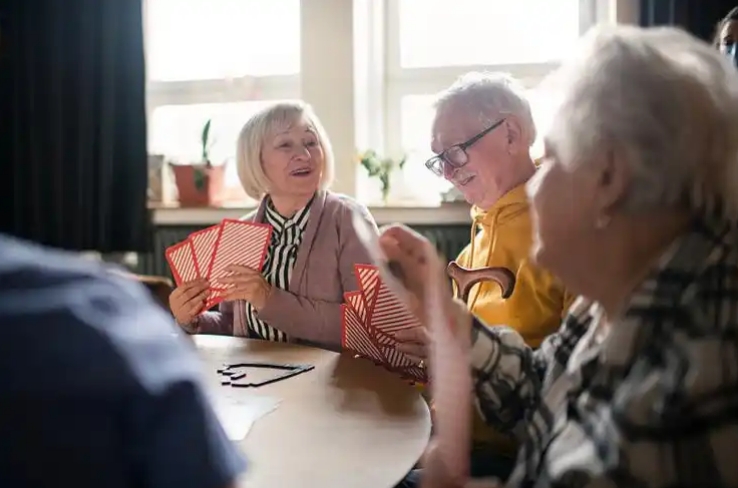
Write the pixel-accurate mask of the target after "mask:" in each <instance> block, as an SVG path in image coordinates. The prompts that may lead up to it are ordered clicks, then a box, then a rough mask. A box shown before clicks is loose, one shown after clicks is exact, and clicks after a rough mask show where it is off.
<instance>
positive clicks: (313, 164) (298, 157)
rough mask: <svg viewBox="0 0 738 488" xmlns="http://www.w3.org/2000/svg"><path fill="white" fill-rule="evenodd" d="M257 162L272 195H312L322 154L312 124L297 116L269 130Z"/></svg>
mask: <svg viewBox="0 0 738 488" xmlns="http://www.w3.org/2000/svg"><path fill="white" fill-rule="evenodd" d="M261 164H262V167H263V169H264V173H265V174H266V177H267V178H268V179H269V183H270V184H269V193H270V194H271V195H272V196H278V197H279V196H282V197H292V196H304V195H312V194H313V193H315V192H316V191H317V190H318V187H319V186H320V182H321V178H322V176H323V171H324V168H325V155H324V152H323V147H322V146H321V144H320V140H319V138H318V135H317V133H316V131H315V129H314V128H313V126H312V125H311V124H310V123H309V121H308V120H306V119H305V118H304V117H299V118H296V119H295V120H293V121H291V122H290V123H288V124H283V125H281V126H278V127H276V128H275V130H273V131H271V134H270V135H269V136H267V138H266V140H265V141H264V146H263V147H262V151H261Z"/></svg>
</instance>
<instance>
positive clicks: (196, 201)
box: [171, 120, 225, 207]
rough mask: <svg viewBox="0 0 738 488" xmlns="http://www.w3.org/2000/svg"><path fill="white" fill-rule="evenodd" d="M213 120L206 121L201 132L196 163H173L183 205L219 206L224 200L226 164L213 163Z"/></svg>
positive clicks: (175, 179)
mask: <svg viewBox="0 0 738 488" xmlns="http://www.w3.org/2000/svg"><path fill="white" fill-rule="evenodd" d="M211 125H212V120H208V121H207V122H205V125H204V126H203V128H202V132H201V134H200V146H201V150H202V151H201V157H200V161H199V162H198V163H195V164H172V165H171V166H172V171H173V172H174V181H175V183H176V185H177V191H178V193H179V205H180V206H181V207H207V206H217V205H220V204H221V203H222V201H223V186H224V177H225V165H222V164H221V165H217V166H216V165H213V163H212V161H211V159H210V149H211V148H212V146H213V143H214V141H212V140H211V138H210V127H211Z"/></svg>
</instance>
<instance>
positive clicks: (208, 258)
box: [189, 225, 220, 278]
mask: <svg viewBox="0 0 738 488" xmlns="http://www.w3.org/2000/svg"><path fill="white" fill-rule="evenodd" d="M219 234H220V225H214V226H212V227H208V228H207V229H202V230H199V231H197V232H193V233H192V234H190V237H189V240H190V242H192V251H193V252H194V254H195V265H196V266H197V272H198V273H199V275H200V277H201V278H209V277H210V265H211V264H212V263H213V254H214V253H215V243H216V242H217V241H218V235H219Z"/></svg>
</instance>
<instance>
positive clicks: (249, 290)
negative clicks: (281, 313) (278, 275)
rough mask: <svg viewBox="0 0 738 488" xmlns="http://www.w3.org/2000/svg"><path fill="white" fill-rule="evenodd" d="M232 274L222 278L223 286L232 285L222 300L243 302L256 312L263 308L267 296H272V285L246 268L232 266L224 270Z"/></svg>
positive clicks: (258, 273)
mask: <svg viewBox="0 0 738 488" xmlns="http://www.w3.org/2000/svg"><path fill="white" fill-rule="evenodd" d="M226 271H230V272H232V273H233V274H232V275H230V276H227V277H225V278H222V279H221V280H220V281H222V282H223V283H225V284H229V285H233V288H230V289H229V290H228V293H226V295H225V297H224V299H225V300H227V301H234V300H245V301H247V302H249V303H250V304H251V306H253V307H254V308H255V309H256V310H257V311H259V310H261V309H262V308H264V306H265V305H266V302H267V300H268V299H269V295H271V294H272V285H270V284H269V283H267V281H266V280H265V279H264V277H263V276H262V275H261V273H260V272H259V271H256V270H255V269H253V268H249V267H247V266H240V265H238V264H233V265H231V266H228V267H227V268H226Z"/></svg>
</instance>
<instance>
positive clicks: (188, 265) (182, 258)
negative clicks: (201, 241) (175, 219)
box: [164, 240, 198, 286]
mask: <svg viewBox="0 0 738 488" xmlns="http://www.w3.org/2000/svg"><path fill="white" fill-rule="evenodd" d="M164 255H165V257H166V258H167V262H168V263H169V268H170V269H171V270H172V276H174V282H175V283H177V286H181V285H183V284H184V283H187V282H189V281H192V280H196V279H197V278H198V274H197V267H196V265H195V254H194V252H193V250H192V243H191V242H190V241H189V240H185V241H182V242H180V243H178V244H175V245H173V246H171V247H168V248H167V250H166V251H165V252H164Z"/></svg>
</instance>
